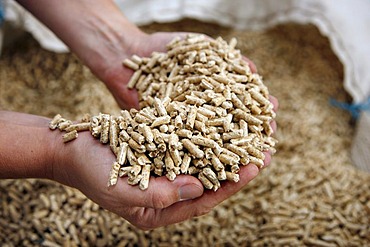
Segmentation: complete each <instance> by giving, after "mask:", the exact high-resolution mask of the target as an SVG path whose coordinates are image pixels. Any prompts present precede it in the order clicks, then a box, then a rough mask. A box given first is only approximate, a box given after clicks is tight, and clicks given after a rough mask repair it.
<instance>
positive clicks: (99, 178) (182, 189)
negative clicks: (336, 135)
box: [50, 97, 277, 230]
mask: <svg viewBox="0 0 370 247" xmlns="http://www.w3.org/2000/svg"><path fill="white" fill-rule="evenodd" d="M271 101H272V103H273V104H274V106H275V110H276V109H277V101H276V99H275V98H273V97H272V98H271ZM271 125H272V128H273V129H274V131H275V130H276V124H275V123H272V124H271ZM56 142H58V141H56ZM59 143H60V144H61V145H63V146H62V147H59V148H57V150H59V152H58V154H57V155H56V156H55V158H54V159H55V160H54V162H53V164H54V166H53V169H52V171H53V172H52V174H51V176H50V178H51V179H53V180H56V181H58V182H60V183H63V184H66V185H68V186H71V187H74V188H77V189H79V190H80V191H81V192H82V193H84V194H85V195H86V196H87V197H89V198H90V199H92V200H93V201H94V202H96V203H97V204H99V205H100V206H102V207H103V208H105V209H107V210H109V211H111V212H113V213H116V214H117V215H119V216H121V217H123V218H125V219H126V220H128V221H129V222H131V223H132V224H133V225H135V226H137V227H138V228H140V229H144V230H148V229H153V228H157V227H160V226H165V225H169V224H173V223H177V222H181V221H184V220H187V219H190V218H193V217H196V216H200V215H203V214H206V213H208V212H209V211H210V210H212V209H213V208H214V207H215V206H217V205H218V204H220V203H221V202H222V201H224V200H226V199H227V198H229V197H230V196H232V195H233V194H235V193H236V192H238V191H239V190H241V189H242V188H243V187H245V186H246V185H247V184H248V183H249V182H250V181H251V180H252V179H253V178H254V177H256V176H257V175H258V173H259V168H258V167H257V166H256V165H254V164H248V165H246V166H241V169H240V172H239V176H240V181H239V182H237V183H234V182H231V181H225V182H222V186H221V188H220V189H219V190H217V191H216V192H214V191H211V190H207V191H205V190H204V189H203V185H202V183H201V182H200V181H199V180H198V179H197V178H196V177H193V176H189V175H180V176H178V177H177V178H176V179H175V180H174V181H169V180H168V179H167V178H166V177H165V176H163V177H153V176H152V177H151V178H150V184H149V187H148V189H147V190H145V191H142V190H140V189H139V187H138V186H131V185H129V184H128V183H127V177H123V178H120V179H119V181H118V183H117V184H116V185H115V186H113V187H108V186H107V181H108V177H109V172H110V169H111V165H112V163H113V162H114V161H115V156H114V155H113V153H112V152H111V150H110V149H109V148H107V146H105V145H103V144H101V143H99V141H97V140H96V139H94V138H93V137H92V136H91V135H90V133H88V132H80V134H79V137H78V139H77V140H75V141H72V142H69V143H66V144H64V143H61V142H60V141H59ZM265 157H266V158H265V160H264V163H265V166H267V165H269V163H270V161H271V154H270V153H268V152H265Z"/></svg>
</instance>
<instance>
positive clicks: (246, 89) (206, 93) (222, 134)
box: [49, 35, 276, 191]
mask: <svg viewBox="0 0 370 247" xmlns="http://www.w3.org/2000/svg"><path fill="white" fill-rule="evenodd" d="M235 45H236V39H232V41H231V44H228V43H227V42H226V41H224V40H223V39H222V38H218V39H216V40H208V39H206V38H205V37H204V36H202V35H188V36H187V37H186V38H185V39H182V40H178V39H175V40H174V41H172V42H170V44H168V46H167V48H168V50H167V52H166V53H158V52H154V53H153V54H152V56H151V57H149V58H140V57H138V56H136V55H134V56H133V57H132V58H131V59H126V60H125V61H123V65H124V66H126V67H128V68H130V69H132V70H134V71H135V72H134V74H133V76H132V77H131V79H130V81H129V83H128V86H127V87H128V88H135V89H136V90H137V91H138V95H139V101H140V105H143V106H145V107H143V108H141V109H140V110H134V109H131V110H130V111H127V110H122V111H121V114H120V115H119V116H111V115H109V114H103V113H100V114H99V115H97V116H92V117H90V120H88V119H84V121H82V122H81V123H77V124H70V123H71V121H70V120H66V119H64V118H63V117H62V116H61V115H59V114H58V115H56V116H55V117H54V118H53V119H52V120H51V122H50V126H49V127H50V129H52V130H54V129H57V128H58V129H60V130H62V131H66V132H67V133H66V134H65V135H64V136H63V140H64V142H69V141H72V140H74V139H76V138H77V135H78V133H77V132H79V131H85V130H90V131H91V134H92V135H93V136H94V137H95V138H98V139H99V140H100V142H101V143H103V144H106V143H109V145H110V148H111V150H112V152H113V153H114V154H115V155H116V157H117V160H116V162H114V163H113V164H112V168H111V172H110V175H109V181H108V186H113V185H115V184H116V183H117V181H118V178H119V177H120V176H128V178H129V179H128V181H129V183H130V184H132V185H136V184H139V187H140V189H142V190H145V189H147V188H148V186H149V179H150V175H151V174H152V175H155V174H156V175H160V176H167V178H168V179H169V180H174V179H175V178H176V176H178V175H180V174H191V175H194V176H197V177H198V178H199V180H200V181H201V182H202V183H203V185H204V187H205V188H207V189H213V190H214V191H216V190H218V189H219V188H220V187H221V184H220V182H219V181H220V180H221V181H222V180H225V179H226V180H231V181H234V182H237V181H238V180H239V176H238V172H239V170H240V168H239V166H240V165H247V164H248V163H249V162H251V163H254V164H255V165H257V166H258V167H259V168H262V167H263V166H264V161H263V160H264V158H265V156H264V154H263V152H265V151H269V150H270V151H271V150H273V148H274V146H275V143H276V141H275V139H273V138H272V137H271V134H272V131H271V129H270V128H269V127H267V126H270V122H271V121H272V120H273V119H274V118H275V113H274V112H273V105H272V103H271V102H270V101H269V99H268V98H269V93H268V90H267V88H266V86H265V85H264V84H263V82H262V79H261V78H260V76H259V75H258V74H253V73H252V72H251V71H250V69H249V67H248V65H247V63H246V62H245V61H244V60H243V58H242V56H241V55H240V51H239V50H236V49H235V48H234V47H235ZM193 68H194V69H193ZM211 68H212V69H211ZM214 71H217V73H215V72H214ZM175 78H176V79H175ZM184 84H186V85H187V86H184ZM178 92H180V94H178ZM246 99H247V101H246ZM243 102H247V103H246V104H245V103H243ZM255 108H257V109H258V111H256V110H255ZM66 123H68V127H65V126H66V125H67V124H66ZM242 140H245V141H242ZM205 153H207V155H206V156H208V159H207V157H206V159H204V156H205ZM126 157H128V158H126ZM159 157H162V158H159ZM210 157H212V159H209V158H210ZM158 158H159V160H160V161H161V162H160V165H158V164H159V160H158ZM155 159H157V160H156V161H155ZM183 160H184V162H183ZM210 160H212V162H211V161H210ZM151 164H157V165H155V166H151ZM195 168H196V169H195ZM190 171H191V172H190Z"/></svg>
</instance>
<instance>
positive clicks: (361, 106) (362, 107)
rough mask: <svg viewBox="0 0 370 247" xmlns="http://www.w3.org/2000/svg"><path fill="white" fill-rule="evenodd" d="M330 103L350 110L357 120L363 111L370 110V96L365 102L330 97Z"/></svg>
mask: <svg viewBox="0 0 370 247" xmlns="http://www.w3.org/2000/svg"><path fill="white" fill-rule="evenodd" d="M330 104H331V105H333V106H335V107H338V108H341V109H343V110H346V111H348V112H349V113H350V114H351V116H352V118H353V119H355V120H357V119H358V117H359V116H360V114H361V112H362V111H370V97H369V98H367V100H366V101H365V102H363V103H358V104H349V103H344V102H339V101H337V100H336V99H333V98H330Z"/></svg>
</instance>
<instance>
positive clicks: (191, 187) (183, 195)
mask: <svg viewBox="0 0 370 247" xmlns="http://www.w3.org/2000/svg"><path fill="white" fill-rule="evenodd" d="M202 193H203V190H202V189H201V188H199V186H197V185H195V184H187V185H184V186H181V187H180V189H179V195H180V201H184V200H189V199H194V198H196V197H199V196H201V195H202Z"/></svg>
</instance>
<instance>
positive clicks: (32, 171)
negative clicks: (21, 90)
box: [0, 0, 278, 230]
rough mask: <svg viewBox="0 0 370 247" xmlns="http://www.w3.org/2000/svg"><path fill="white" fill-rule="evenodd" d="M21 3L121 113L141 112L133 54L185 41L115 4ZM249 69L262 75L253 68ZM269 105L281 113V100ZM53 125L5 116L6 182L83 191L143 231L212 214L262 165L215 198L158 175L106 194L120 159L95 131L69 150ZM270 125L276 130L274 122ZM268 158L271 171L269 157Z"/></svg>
mask: <svg viewBox="0 0 370 247" xmlns="http://www.w3.org/2000/svg"><path fill="white" fill-rule="evenodd" d="M18 2H19V3H20V4H22V5H23V6H24V7H25V8H27V9H28V10H29V11H30V12H31V13H33V14H34V15H35V16H36V17H37V18H38V19H39V20H40V21H42V22H43V23H45V24H46V25H47V26H48V27H49V28H50V29H51V30H52V31H53V32H54V33H55V34H56V35H58V36H59V37H60V38H61V39H62V40H63V41H64V42H65V43H66V44H67V45H68V46H69V47H70V49H71V50H72V51H73V52H74V53H75V54H76V55H77V56H78V57H79V58H80V59H81V61H82V62H83V63H85V64H86V65H87V66H88V67H89V68H90V70H91V71H92V72H93V73H94V74H95V75H96V76H97V77H98V78H100V79H101V80H102V81H103V82H104V83H105V84H106V86H107V87H108V89H110V91H111V92H112V94H113V95H114V97H115V98H116V100H117V102H118V103H119V104H120V106H121V107H122V108H131V107H136V108H137V107H138V97H137V94H136V92H135V91H132V90H128V89H127V88H126V84H127V82H128V80H129V78H130V77H131V75H132V73H133V72H132V71H131V70H129V69H126V68H124V67H123V66H122V61H123V60H124V59H125V58H127V57H130V56H131V55H133V54H137V55H139V56H149V55H150V53H151V52H152V51H164V50H165V44H166V43H168V42H169V41H170V40H172V39H173V38H174V37H176V36H183V35H185V33H155V34H151V35H148V34H145V33H143V32H141V31H140V30H139V29H138V28H137V27H136V26H135V25H133V24H131V23H130V22H129V21H128V20H127V19H126V18H125V17H124V16H123V15H122V12H121V11H120V10H119V9H118V8H117V7H116V5H115V4H114V3H113V1H110V0H107V1H96V2H94V4H91V1H87V0H79V1H75V0H66V1H58V0H39V1H38V4H34V2H33V1H26V0H24V1H18ZM80 13H84V14H83V15H81V14H80ZM247 61H249V60H247ZM249 63H250V67H251V69H252V71H256V68H255V66H254V64H253V63H252V62H250V61H249ZM270 100H271V102H272V103H273V104H274V107H275V109H274V110H275V111H276V110H277V106H278V103H277V100H276V99H275V98H273V97H271V99H270ZM49 121H50V119H48V118H44V117H40V116H35V115H29V114H23V113H15V112H8V111H0V178H3V179H5V178H12V179H19V178H45V179H51V180H54V181H57V182H59V183H62V184H64V185H67V186H70V187H73V188H77V189H78V190H80V191H81V192H82V193H84V194H85V195H86V196H87V197H89V198H90V199H92V200H93V201H94V202H96V203H98V204H99V205H100V206H102V207H103V208H105V209H107V210H110V211H112V212H114V213H116V214H117V215H119V216H121V217H123V218H125V219H126V220H128V221H129V222H131V223H132V224H133V225H135V226H136V227H138V228H140V229H143V230H148V229H153V228H157V227H161V226H165V225H169V224H173V223H177V222H181V221H184V220H187V219H190V218H192V217H196V216H200V215H203V214H206V213H208V212H209V211H210V210H212V209H213V208H214V207H215V206H217V205H218V204H220V203H221V202H222V201H224V200H226V199H227V198H229V197H230V196H232V195H233V194H235V193H236V192H238V191H240V190H241V189H242V188H243V187H244V186H246V185H247V184H248V183H249V182H250V181H251V180H252V179H253V178H255V177H256V176H257V175H258V173H259V169H258V168H257V166H256V165H254V164H248V165H245V166H243V167H242V168H241V170H240V172H239V175H240V181H239V182H238V183H233V182H223V183H222V187H221V189H219V190H218V191H217V192H213V191H205V190H204V189H203V186H202V184H201V183H200V181H199V180H198V179H197V178H195V177H192V176H186V175H181V176H178V177H177V178H176V179H175V181H172V182H171V181H169V180H168V179H167V178H166V177H159V178H153V177H152V178H151V180H150V186H149V188H148V189H147V190H145V191H141V190H140V189H139V188H138V186H130V185H128V184H127V181H126V180H127V178H121V179H120V180H119V182H118V183H117V185H115V186H113V187H110V188H108V187H107V181H108V176H109V170H110V168H111V164H112V162H113V161H114V160H115V156H114V155H113V153H112V152H111V151H110V149H109V148H107V146H104V145H102V144H100V143H99V141H97V140H96V139H94V138H93V137H92V136H91V134H90V133H89V132H81V133H79V137H78V139H77V140H75V141H72V142H69V143H67V144H65V143H63V142H62V139H61V133H60V132H59V131H51V130H49V128H48V124H49ZM271 125H272V127H273V129H274V130H276V123H275V122H272V123H271ZM9 144H11V145H9ZM265 154H266V159H265V161H264V162H265V165H266V166H267V165H269V163H270V160H271V156H270V154H269V153H265Z"/></svg>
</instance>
